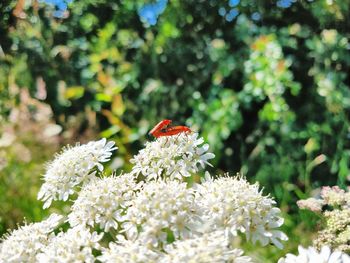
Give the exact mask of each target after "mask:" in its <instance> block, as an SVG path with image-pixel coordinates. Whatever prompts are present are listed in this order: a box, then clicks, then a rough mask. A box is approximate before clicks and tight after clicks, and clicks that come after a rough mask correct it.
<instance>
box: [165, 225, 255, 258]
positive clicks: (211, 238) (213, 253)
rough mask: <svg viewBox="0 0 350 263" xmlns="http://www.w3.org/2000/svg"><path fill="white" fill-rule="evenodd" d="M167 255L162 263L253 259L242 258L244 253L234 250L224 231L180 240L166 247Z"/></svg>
mask: <svg viewBox="0 0 350 263" xmlns="http://www.w3.org/2000/svg"><path fill="white" fill-rule="evenodd" d="M164 250H165V251H166V252H167V255H166V256H164V257H163V258H162V259H161V260H160V262H161V263H182V262H193V263H195V262H198V263H206V262H223V263H224V262H235V263H247V262H251V259H250V258H249V257H247V256H242V255H243V251H242V250H240V249H237V248H233V247H232V246H231V244H230V242H229V239H228V238H227V237H226V235H225V233H224V232H223V231H216V232H211V233H208V234H204V235H202V236H200V237H196V238H191V239H185V240H178V241H176V242H174V243H172V244H171V245H168V246H165V248H164Z"/></svg>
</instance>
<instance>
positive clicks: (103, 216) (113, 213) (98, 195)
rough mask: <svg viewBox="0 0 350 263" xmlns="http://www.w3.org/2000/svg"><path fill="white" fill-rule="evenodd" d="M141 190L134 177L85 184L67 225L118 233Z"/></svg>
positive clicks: (114, 177)
mask: <svg viewBox="0 0 350 263" xmlns="http://www.w3.org/2000/svg"><path fill="white" fill-rule="evenodd" d="M139 188H140V184H137V183H136V181H135V178H134V176H133V175H130V174H123V175H120V176H111V177H104V178H102V179H99V178H96V179H94V180H91V181H90V182H89V183H88V184H86V185H85V186H84V187H83V188H82V189H81V191H80V192H79V196H78V198H77V200H75V202H74V204H73V206H72V208H71V213H70V214H69V215H68V221H69V223H70V225H71V226H77V225H89V226H91V227H94V226H95V224H99V225H100V227H101V228H102V229H104V231H105V232H107V231H108V230H109V229H110V228H114V229H118V223H120V222H121V221H123V214H124V213H125V210H126V209H127V208H128V207H129V205H130V201H131V199H133V198H134V196H135V192H136V191H137V190H138V189H139Z"/></svg>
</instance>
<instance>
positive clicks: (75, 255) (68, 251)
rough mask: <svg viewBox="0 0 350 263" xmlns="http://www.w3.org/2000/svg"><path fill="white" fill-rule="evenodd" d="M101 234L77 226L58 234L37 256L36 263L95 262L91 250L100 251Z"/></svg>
mask: <svg viewBox="0 0 350 263" xmlns="http://www.w3.org/2000/svg"><path fill="white" fill-rule="evenodd" d="M101 238H102V234H97V233H96V232H93V233H91V232H90V230H89V229H87V228H85V227H83V226H79V227H74V228H70V229H68V230H67V232H60V233H59V234H58V235H57V236H55V237H54V238H52V239H51V241H50V243H49V244H48V245H47V246H46V247H44V248H43V249H42V253H40V254H38V255H37V261H38V262H43V263H44V262H95V260H96V258H95V256H94V254H93V249H100V245H99V243H98V242H99V241H100V240H101Z"/></svg>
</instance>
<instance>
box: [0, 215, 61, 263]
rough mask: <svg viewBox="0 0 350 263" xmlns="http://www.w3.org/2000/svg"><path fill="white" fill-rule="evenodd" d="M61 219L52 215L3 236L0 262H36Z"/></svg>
mask: <svg viewBox="0 0 350 263" xmlns="http://www.w3.org/2000/svg"><path fill="white" fill-rule="evenodd" d="M62 219H63V217H62V216H60V215H57V214H52V215H51V216H50V217H49V218H48V219H46V220H44V221H41V222H39V223H32V224H29V225H25V226H22V227H20V228H19V229H17V230H14V231H13V232H12V233H11V234H9V235H5V237H4V238H3V239H2V242H1V243H0V262H36V256H37V254H39V253H40V252H42V250H43V249H44V247H46V246H47V245H48V244H49V243H50V241H51V239H52V237H53V236H54V234H53V233H52V231H53V230H54V229H55V228H56V227H57V226H58V225H59V223H60V222H61V221H62Z"/></svg>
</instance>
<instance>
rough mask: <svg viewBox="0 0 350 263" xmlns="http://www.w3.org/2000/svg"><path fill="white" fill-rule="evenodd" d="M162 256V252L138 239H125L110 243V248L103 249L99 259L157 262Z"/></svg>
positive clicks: (104, 260) (116, 262)
mask: <svg viewBox="0 0 350 263" xmlns="http://www.w3.org/2000/svg"><path fill="white" fill-rule="evenodd" d="M161 256H162V253H161V252H159V251H157V250H152V249H150V248H148V247H147V246H146V245H145V244H143V243H141V242H139V241H138V240H136V241H130V240H123V241H122V242H118V243H113V242H111V243H109V248H104V249H102V255H101V256H99V257H98V260H99V261H100V262H106V263H108V262H114V263H125V262H130V263H131V262H132V263H151V262H152V263H156V262H159V259H160V258H161Z"/></svg>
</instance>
